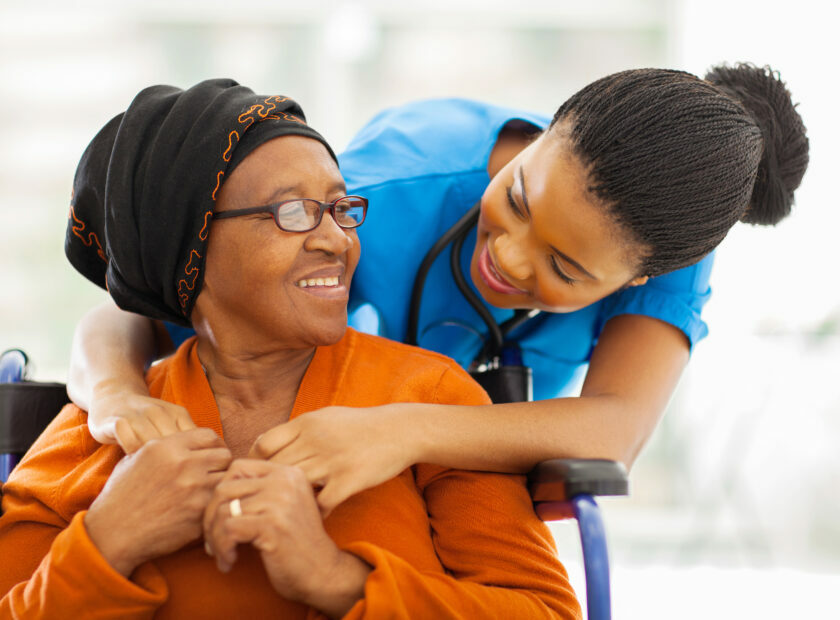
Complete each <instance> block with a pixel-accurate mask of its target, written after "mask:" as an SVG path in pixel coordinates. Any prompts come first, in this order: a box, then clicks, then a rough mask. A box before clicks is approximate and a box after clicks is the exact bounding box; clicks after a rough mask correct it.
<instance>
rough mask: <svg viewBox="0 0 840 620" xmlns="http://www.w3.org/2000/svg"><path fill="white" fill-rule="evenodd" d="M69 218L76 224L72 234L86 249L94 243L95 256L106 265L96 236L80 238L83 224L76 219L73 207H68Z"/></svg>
mask: <svg viewBox="0 0 840 620" xmlns="http://www.w3.org/2000/svg"><path fill="white" fill-rule="evenodd" d="M70 217H71V218H73V221H74V222H75V223H76V225H75V226H72V230H73V234H74V235H76V236H77V237H78V238H79V239H81V240H82V243H84V244H85V246H86V247H91V246H92V245H93V244H94V243H95V244H96V254H97V255H98V256H99V258H101V259H102V260H103V261H105V262H106V263H107V262H108V259H107V258H106V257H105V252H103V251H102V245H100V243H99V237H97V236H96V233H95V232H91V233H89V234H88V236H87V239H86V238H85V237H83V236H82V232H83V231H84V229H85V223H84V222H83V221H82V220H80V219H79V218H77V217H76V212H75V210H74V209H73V205H70Z"/></svg>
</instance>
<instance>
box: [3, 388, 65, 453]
mask: <svg viewBox="0 0 840 620" xmlns="http://www.w3.org/2000/svg"><path fill="white" fill-rule="evenodd" d="M68 402H70V399H69V398H68V397H67V388H66V386H65V385H64V384H63V383H42V382H36V381H21V382H19V383H0V454H23V453H24V452H26V451H27V450H29V446H31V445H32V443H33V442H34V441H35V440H36V439H37V438H38V435H40V434H41V432H42V431H43V430H44V429H45V428H46V427H47V425H48V424H49V423H50V422H52V420H53V418H55V416H56V415H57V414H58V412H59V411H61V408H62V407H64V405H66V404H67V403H68Z"/></svg>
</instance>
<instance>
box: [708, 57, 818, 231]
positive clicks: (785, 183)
mask: <svg viewBox="0 0 840 620" xmlns="http://www.w3.org/2000/svg"><path fill="white" fill-rule="evenodd" d="M706 80H707V81H708V82H711V83H712V84H714V85H715V86H717V87H718V88H719V89H720V90H722V91H723V92H724V93H725V94H726V95H728V96H730V97H732V98H734V99H736V100H737V101H738V102H740V103H741V105H743V106H744V107H745V108H746V109H747V111H748V112H749V113H750V114H751V115H752V117H753V118H754V119H755V121H756V124H757V125H758V127H759V128H760V129H761V134H762V136H763V137H764V153H763V154H762V156H761V162H760V163H759V165H758V174H757V175H756V179H755V185H754V186H753V191H752V197H751V198H750V204H749V207H748V208H747V211H746V213H745V214H744V215H743V217H742V218H741V221H742V222H747V223H749V224H777V223H778V222H780V221H781V220H782V219H784V218H785V217H786V216H787V215H788V214H789V213H790V209H791V206H792V205H793V193H794V191H795V190H796V188H797V187H799V184H800V183H801V181H802V176H803V175H804V174H805V169H806V168H807V167H808V136H807V135H806V134H805V125H804V124H803V122H802V117H800V116H799V112H797V111H796V105H794V103H793V101H792V99H791V95H790V92H788V90H787V87H786V86H785V83H784V82H782V80H781V78H780V76H779V74H778V72H776V71H773V70H772V69H771V68H770V67H767V66H765V67H756V66H755V65H752V64H749V63H738V64H736V65H735V66H734V67H729V66H727V65H720V66H717V67H712V69H710V70H709V72H708V73H707V74H706Z"/></svg>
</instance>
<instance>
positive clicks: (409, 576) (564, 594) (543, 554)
mask: <svg viewBox="0 0 840 620" xmlns="http://www.w3.org/2000/svg"><path fill="white" fill-rule="evenodd" d="M147 382H148V384H149V388H150V391H151V393H152V395H153V396H157V397H159V398H162V399H164V400H168V401H171V402H174V403H178V404H179V405H183V406H184V407H186V408H187V409H188V410H189V411H190V413H191V415H192V417H193V419H194V420H195V422H196V424H198V425H199V426H205V427H209V428H212V429H214V430H215V431H216V432H217V433H219V434H220V435H221V434H222V427H221V421H220V419H219V412H218V410H217V408H216V403H215V400H214V398H213V393H212V391H211V390H210V386H209V384H208V382H207V379H206V378H205V376H204V373H203V372H202V368H201V365H200V363H199V360H198V356H197V354H196V346H195V341H194V340H189V341H187V342H186V343H184V345H182V346H181V348H180V349H179V350H178V352H177V353H176V354H175V355H174V356H173V357H172V358H170V359H168V360H166V361H164V362H162V363H161V364H159V365H157V366H155V367H153V368H152V369H151V370H150V371H149V373H148V376H147ZM400 401H403V402H407V401H412V402H429V403H453V404H473V405H474V404H483V403H486V402H487V397H486V395H485V394H484V393H483V391H482V390H481V388H479V387H478V386H477V385H476V384H475V383H474V382H473V381H472V380H471V379H470V378H469V376H468V375H467V374H466V373H465V372H464V371H463V370H461V369H460V368H459V367H458V366H457V365H456V364H455V363H454V362H452V361H451V360H449V359H448V358H445V357H443V356H440V355H437V354H434V353H429V352H427V351H423V350H421V349H415V348H412V347H407V346H404V345H401V344H398V343H394V342H391V341H389V340H384V339H381V338H375V337H372V336H366V335H362V334H359V333H357V332H354V331H352V330H348V332H347V334H346V335H345V336H344V338H343V339H342V340H341V342H339V343H338V344H336V345H334V346H331V347H321V348H319V349H318V350H317V352H316V353H315V356H314V357H313V359H312V362H311V364H310V366H309V368H308V370H307V372H306V374H305V376H304V378H303V381H302V383H301V386H300V391H299V393H298V396H297V400H296V401H295V405H294V409H293V411H292V417H293V418H294V417H296V416H298V415H302V414H304V413H306V412H307V411H312V410H313V409H317V408H320V407H326V406H329V405H347V406H352V407H365V406H372V405H380V404H383V403H389V402H400ZM85 422H86V414H85V412H84V411H82V410H80V409H78V408H77V407H75V406H73V405H68V406H66V407H65V408H64V409H63V410H62V411H61V414H60V415H59V416H58V417H57V418H56V419H55V420H54V421H53V422H52V424H50V426H49V427H48V428H47V430H46V431H45V432H44V434H43V435H41V437H40V438H39V439H38V441H37V442H36V443H35V445H34V446H33V447H32V449H31V450H30V451H29V452H28V453H27V455H26V456H25V457H24V459H23V460H22V461H21V463H20V464H19V465H18V467H17V468H16V469H15V470H14V472H13V474H12V476H11V478H10V479H9V482H8V483H7V484H6V486H5V488H4V496H3V512H4V514H3V516H2V517H0V594H1V595H2V596H3V598H2V601H0V617H2V618H7V617H12V618H62V619H65V618H93V617H96V618H151V617H159V618H246V619H248V620H255V619H257V618H268V617H271V618H320V617H322V616H321V614H319V613H318V612H317V611H315V610H313V609H308V608H306V607H305V606H303V605H300V604H298V603H292V602H290V601H287V600H285V599H283V598H281V597H280V596H279V595H277V594H276V593H275V592H274V591H273V590H272V588H271V586H270V584H269V582H268V579H267V578H266V576H265V572H264V570H263V567H262V564H261V561H260V558H259V555H258V554H257V553H256V552H255V551H254V550H253V549H252V548H250V547H246V548H242V549H241V550H240V554H239V560H238V561H237V563H236V564H235V565H234V568H233V570H232V571H231V572H230V573H228V574H222V573H220V572H219V571H218V570H217V569H216V566H215V564H214V562H213V560H212V558H209V557H208V556H207V555H206V554H205V553H204V549H203V545H202V543H201V541H196V542H194V543H193V544H190V545H187V546H186V547H184V548H182V549H180V550H179V551H177V552H175V553H172V554H170V555H168V556H165V557H161V558H158V559H156V560H154V561H152V562H147V563H145V564H143V565H141V566H139V567H138V568H137V569H136V570H135V571H134V573H133V574H132V576H131V579H130V580H128V579H125V578H124V577H122V576H121V575H120V574H119V573H117V572H115V571H114V570H113V569H112V568H111V567H110V565H109V564H108V563H107V562H106V561H105V560H104V558H103V557H102V556H101V555H100V554H99V551H98V550H97V548H96V546H95V545H94V544H93V543H92V541H91V540H90V538H89V537H88V536H87V532H86V530H85V527H84V522H83V517H84V515H85V511H86V509H87V508H88V506H89V505H90V504H91V503H92V501H93V500H94V498H95V497H96V496H97V494H98V493H99V492H100V491H101V489H102V487H103V486H104V484H105V481H106V480H107V479H108V476H109V475H110V473H111V471H112V469H113V468H114V466H115V465H116V463H117V462H118V461H119V460H120V458H121V457H122V456H123V453H122V451H121V450H120V449H119V448H118V447H116V446H103V445H100V444H98V443H96V441H94V439H93V438H92V437H91V436H90V434H89V433H88V430H87V426H86V423H85ZM325 528H326V530H327V532H328V533H329V535H330V536H331V537H332V538H333V540H334V541H335V542H336V544H337V545H338V546H339V547H341V548H342V549H344V550H346V551H349V552H351V553H354V554H356V555H357V556H359V557H361V558H362V559H364V560H365V561H366V562H367V563H369V564H370V565H371V566H372V567H373V571H372V572H371V573H370V575H369V577H368V579H367V582H366V584H365V597H364V599H363V600H361V601H359V602H358V603H357V604H356V605H355V606H354V607H353V608H352V610H351V611H350V612H349V613H348V614H347V616H346V617H347V618H373V619H380V618H409V617H413V618H490V617H496V618H542V617H552V618H553V617H562V618H579V617H580V608H579V606H578V603H577V600H576V599H575V596H574V593H573V591H572V588H571V586H570V585H569V581H568V578H567V575H566V572H565V570H564V569H563V567H562V565H561V564H560V563H559V562H558V561H557V559H556V557H555V550H554V545H553V540H552V538H551V534H550V533H549V531H548V529H547V528H546V527H545V525H544V524H543V523H541V522H540V521H539V520H538V519H537V517H536V516H535V515H534V512H533V510H532V508H531V502H530V499H529V497H528V493H527V491H526V489H525V487H524V484H523V479H522V477H519V476H506V475H499V474H487V473H477V472H466V471H459V470H451V469H444V468H441V467H437V466H431V465H417V466H415V467H412V468H410V469H407V470H405V471H404V472H402V474H400V475H399V476H397V477H396V478H394V479H392V480H390V481H388V482H386V483H384V484H382V485H379V486H378V487H375V488H373V489H369V490H367V491H364V492H362V493H360V494H358V495H356V496H354V497H352V498H350V499H349V500H347V501H346V502H344V503H343V504H341V505H340V506H339V507H338V508H336V509H335V510H334V511H333V513H332V514H331V515H330V516H329V518H327V520H326V521H325Z"/></svg>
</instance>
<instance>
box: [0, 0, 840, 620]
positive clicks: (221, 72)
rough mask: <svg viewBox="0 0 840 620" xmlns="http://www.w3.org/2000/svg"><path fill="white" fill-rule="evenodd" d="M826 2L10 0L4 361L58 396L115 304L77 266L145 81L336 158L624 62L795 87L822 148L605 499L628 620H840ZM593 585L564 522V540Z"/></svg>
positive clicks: (4, 117) (750, 249) (839, 298)
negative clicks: (101, 135) (71, 254)
mask: <svg viewBox="0 0 840 620" xmlns="http://www.w3.org/2000/svg"><path fill="white" fill-rule="evenodd" d="M822 5H823V3H820V2H818V1H817V0H800V1H797V2H779V1H769V2H755V3H753V2H737V1H735V0H729V1H726V2H725V1H723V0H705V1H703V2H700V1H699V0H627V1H620V0H613V1H611V2H594V1H593V2H574V3H572V2H565V1H557V0H542V1H527V0H523V1H520V2H501V1H499V0H483V1H477V0H446V1H443V0H428V1H426V2H421V1H413V2H397V1H387V0H379V1H375V0H369V1H367V2H362V1H359V2H340V1H337V0H336V1H333V2H328V1H325V0H313V1H311V2H307V3H295V4H290V3H287V2H282V1H274V2H270V1H269V0H252V1H251V2H249V3H247V4H246V3H242V4H238V3H234V2H221V1H219V0H207V1H204V2H199V1H198V0H189V1H182V2H179V3H177V5H176V3H173V2H164V1H163V0H147V1H145V2H141V1H140V0H126V1H124V2H104V1H100V2H76V3H72V2H56V1H52V0H47V1H42V2H39V3H37V4H34V3H23V2H10V1H8V0H0V136H2V139H0V222H2V225H0V348H5V347H7V346H19V347H22V348H24V349H26V350H28V351H29V352H30V353H31V354H32V356H33V357H34V359H35V362H36V365H37V372H36V378H38V379H57V380H63V379H64V378H65V374H66V365H67V359H68V356H69V344H70V337H71V334H72V328H73V325H74V324H75V323H76V321H77V320H78V318H79V317H80V316H81V314H82V313H83V312H84V311H85V310H86V309H87V308H89V307H90V306H92V305H93V304H94V303H96V302H97V301H98V300H101V299H103V298H104V297H103V295H104V294H103V293H102V292H100V291H98V290H97V289H96V288H95V287H94V286H93V285H91V284H89V283H88V282H87V281H86V280H84V279H83V278H81V277H80V276H78V275H77V274H76V273H75V272H74V271H73V270H72V269H71V268H70V267H69V265H68V264H67V263H66V260H65V259H64V258H63V250H62V245H63V235H64V226H65V221H66V214H67V208H68V199H69V191H70V184H71V181H72V175H73V171H74V169H75V165H76V162H77V161H78V157H79V156H80V154H81V152H82V151H83V149H84V147H85V145H86V144H87V142H88V141H89V140H90V138H91V137H92V136H93V135H94V133H95V132H96V131H97V130H98V129H99V127H100V126H101V125H102V124H104V122H105V121H106V120H108V119H109V118H110V117H111V116H112V115H114V114H116V113H117V112H119V111H121V110H122V109H124V108H125V106H126V105H127V104H128V102H129V101H130V99H131V97H132V96H133V95H134V94H135V93H136V92H137V91H138V90H139V89H140V88H142V87H144V86H146V85H148V84H152V83H174V84H176V85H179V86H189V85H191V84H193V83H195V82H197V81H199V80H200V79H203V78H207V77H218V76H230V77H234V78H236V79H238V80H240V81H241V82H243V83H245V84H247V85H249V86H251V87H253V88H254V89H255V90H256V91H257V92H266V93H284V94H290V95H293V96H294V97H295V98H296V99H298V100H299V101H300V102H301V103H302V104H303V106H304V108H305V109H306V111H307V114H308V116H309V120H310V122H311V123H312V125H313V126H315V127H316V128H318V129H320V130H321V131H322V132H323V133H324V134H325V135H326V136H327V138H328V139H329V140H330V141H331V142H332V143H333V144H334V145H336V147H337V148H338V149H340V148H341V147H342V146H343V145H344V144H346V142H347V140H348V139H349V138H350V136H351V135H352V133H353V132H354V130H355V129H357V128H358V127H359V126H360V125H361V124H362V123H363V122H364V121H365V120H366V119H367V118H369V117H370V116H371V115H372V114H374V113H375V112H376V111H377V110H378V109H380V108H381V107H384V106H386V105H391V104H395V103H400V102H403V101H407V100H410V99H413V98H422V97H431V96H442V95H459V96H467V97H475V98H482V99H487V100H491V101H494V102H497V103H502V104H507V105H513V106H520V107H523V108H530V109H534V110H538V111H542V112H546V113H550V112H553V110H554V109H555V108H556V107H557V106H558V105H559V104H560V103H561V102H562V101H563V99H565V98H566V97H567V96H569V95H570V94H571V93H572V92H574V91H575V90H576V89H578V88H580V87H582V86H583V85H584V84H586V83H587V82H589V81H591V80H593V79H595V78H598V77H601V76H602V75H604V74H606V73H609V72H612V71H617V70H620V69H625V68H631V67H640V66H667V67H673V68H681V69H686V70H689V71H692V72H694V73H698V74H702V73H703V72H704V70H705V69H706V68H708V67H709V66H711V65H712V64H714V63H716V62H719V61H723V60H728V61H736V60H750V61H754V62H756V63H757V64H765V63H769V64H771V65H772V66H773V67H774V68H776V69H778V70H779V71H780V72H781V75H782V77H783V79H784V80H786V81H787V82H788V85H789V87H790V89H791V91H792V92H793V94H794V98H795V99H796V100H797V101H800V102H801V105H800V107H799V110H800V112H801V114H802V116H803V118H804V120H805V123H806V125H807V127H808V130H809V135H810V139H811V165H810V168H809V171H808V173H807V175H806V177H805V180H804V182H803V185H802V187H801V188H800V190H799V191H798V192H797V204H796V208H795V212H794V215H793V216H792V217H791V218H789V219H788V220H787V221H785V222H784V223H782V224H781V225H780V226H778V227H776V228H774V229H766V228H751V227H747V226H737V227H736V228H735V229H734V230H733V232H732V233H731V234H730V236H729V237H728V238H727V239H726V241H725V242H724V244H723V245H722V247H721V248H720V250H719V252H718V257H717V263H716V267H715V272H714V273H713V278H712V286H713V289H714V295H713V298H712V301H711V302H710V303H709V305H708V307H707V311H706V312H705V314H704V316H705V318H706V320H707V322H708V323H709V325H710V329H711V336H710V337H709V338H708V339H707V340H706V341H704V342H703V343H702V344H700V345H699V346H698V347H697V350H696V352H695V355H694V357H693V359H692V362H691V366H690V368H689V370H688V372H687V373H686V375H685V377H684V380H683V382H682V384H681V386H680V388H679V390H678V393H677V395H676V396H675V398H674V400H673V402H672V404H671V406H670V408H669V412H668V414H667V415H666V417H665V419H664V421H663V422H662V424H661V425H660V427H659V429H658V430H657V433H656V435H655V437H654V439H653V440H652V442H651V444H650V445H649V446H648V448H647V450H646V451H645V452H644V454H643V455H642V457H641V458H640V459H639V461H638V463H637V464H636V466H635V468H634V470H633V476H632V485H633V488H632V491H633V494H632V497H631V498H629V499H620V500H607V501H605V502H603V504H604V506H605V512H606V516H607V525H608V529H609V534H610V539H611V540H610V542H611V552H612V556H613V570H614V599H615V605H614V607H615V617H616V618H619V619H621V618H668V619H672V618H701V617H702V618H706V617H712V616H713V617H724V618H741V617H747V616H749V617H764V618H783V617H784V618H789V617H840V613H838V612H837V611H836V610H835V608H834V603H833V596H832V594H833V591H834V590H836V588H837V587H838V586H840V492H838V491H840V456H838V454H840V451H838V445H840V420H839V419H838V413H840V385H839V384H840V382H838V378H840V377H839V376H838V375H840V372H839V371H840V337H838V331H840V287H838V286H837V284H838V276H837V269H836V267H837V263H838V261H837V259H836V252H837V250H836V247H837V244H836V242H835V237H836V231H837V229H838V224H840V212H839V211H838V205H837V199H836V193H835V191H834V181H835V179H836V177H837V174H836V172H835V170H834V168H835V167H836V166H837V164H838V163H840V158H838V157H837V155H836V154H835V152H834V151H835V148H836V145H837V144H838V143H840V130H838V127H837V123H836V121H835V110H836V107H837V98H838V95H839V94H840V92H838V88H837V86H836V77H835V75H834V71H833V69H834V65H833V63H834V62H836V59H837V58H840V49H839V46H838V44H837V42H836V39H837V36H838V35H837V32H836V28H835V26H834V21H833V20H832V19H831V15H830V14H829V13H828V12H826V10H825V9H822V8H821V6H822ZM552 527H553V531H554V532H555V535H556V538H557V540H558V546H559V548H560V555H561V558H562V559H563V560H564V561H566V563H567V565H568V566H569V568H570V572H571V573H572V575H573V578H574V580H575V585H576V587H577V588H578V589H579V591H580V592H581V593H582V592H583V590H582V579H581V576H580V568H579V562H578V560H577V557H578V554H579V550H578V543H577V541H576V536H575V534H574V528H573V526H572V525H571V524H558V525H556V526H552Z"/></svg>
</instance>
